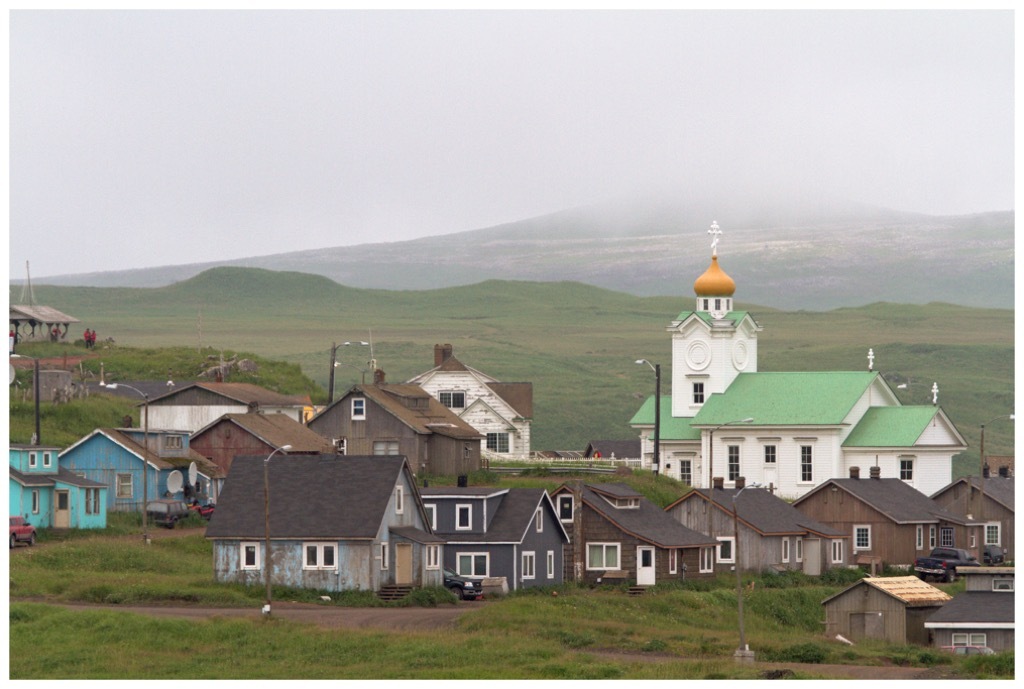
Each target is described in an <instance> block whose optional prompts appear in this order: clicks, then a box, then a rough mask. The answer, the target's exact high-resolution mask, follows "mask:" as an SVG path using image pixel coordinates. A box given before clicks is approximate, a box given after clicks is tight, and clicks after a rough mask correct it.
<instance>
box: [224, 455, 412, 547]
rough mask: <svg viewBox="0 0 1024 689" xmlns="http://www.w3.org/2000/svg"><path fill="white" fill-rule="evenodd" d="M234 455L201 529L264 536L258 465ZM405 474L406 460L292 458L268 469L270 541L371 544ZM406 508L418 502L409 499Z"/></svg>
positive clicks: (229, 535) (229, 534) (228, 535)
mask: <svg viewBox="0 0 1024 689" xmlns="http://www.w3.org/2000/svg"><path fill="white" fill-rule="evenodd" d="M264 459H266V458H265V457H262V456H257V457H236V458H235V460H234V462H233V463H232V464H231V478H229V479H228V480H227V481H225V482H224V491H223V492H222V493H221V495H220V499H219V500H218V501H217V511H216V512H215V513H214V516H213V519H211V520H210V524H209V526H208V527H207V529H206V535H207V537H208V538H251V539H262V538H263V537H264V528H265V527H264V511H263V500H264V495H263V460H264ZM403 471H404V472H406V474H407V478H408V481H409V485H411V486H413V487H414V488H415V483H414V482H413V481H414V479H413V476H412V472H411V471H410V470H409V467H408V463H407V462H406V460H405V457H402V456H400V455H395V456H375V457H363V456H346V455H296V456H289V457H287V458H286V459H282V460H281V461H279V462H275V461H271V462H270V464H269V467H268V474H269V482H270V536H271V538H276V539H318V538H322V539H325V540H342V539H345V540H373V539H374V538H376V536H377V534H378V533H379V532H380V528H381V525H382V524H383V523H384V515H385V510H386V509H387V506H388V502H389V500H390V499H391V495H392V493H393V491H394V488H395V485H396V484H397V483H398V479H399V476H400V475H401V473H402V472H403ZM407 504H409V505H414V504H418V503H416V502H414V501H413V500H412V496H409V499H408V502H407Z"/></svg>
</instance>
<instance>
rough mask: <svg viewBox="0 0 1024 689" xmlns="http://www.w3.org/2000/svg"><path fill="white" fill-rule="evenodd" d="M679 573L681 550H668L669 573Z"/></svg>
mask: <svg viewBox="0 0 1024 689" xmlns="http://www.w3.org/2000/svg"><path fill="white" fill-rule="evenodd" d="M677 571H679V548H669V549H668V573H669V574H675V573H676V572H677Z"/></svg>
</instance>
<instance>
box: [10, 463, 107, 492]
mask: <svg viewBox="0 0 1024 689" xmlns="http://www.w3.org/2000/svg"><path fill="white" fill-rule="evenodd" d="M10 469H11V478H13V479H14V480H15V481H17V482H18V483H20V484H21V485H23V486H26V487H28V486H53V485H55V484H56V483H57V481H60V482H61V483H67V484H68V485H71V486H78V487H80V488H106V487H107V486H106V484H104V483H98V482H96V481H90V480H89V479H87V478H82V477H81V476H79V475H78V474H76V473H74V472H72V471H69V470H67V469H65V468H64V467H60V468H58V469H57V473H55V474H34V473H32V474H26V473H22V472H20V471H18V470H17V469H15V468H14V467H11V468H10Z"/></svg>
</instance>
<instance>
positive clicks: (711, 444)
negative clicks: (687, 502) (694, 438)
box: [708, 416, 754, 534]
mask: <svg viewBox="0 0 1024 689" xmlns="http://www.w3.org/2000/svg"><path fill="white" fill-rule="evenodd" d="M738 423H754V419H753V418H752V417H750V416H748V417H747V418H745V419H736V420H735V421H726V422H725V423H722V424H719V425H717V426H715V427H714V428H712V429H711V430H710V431H708V498H709V499H710V500H711V502H712V503H714V501H715V478H714V462H715V431H717V430H718V429H719V428H725V427H726V426H732V425H734V424H738ZM710 533H711V509H710V507H709V508H708V534H710Z"/></svg>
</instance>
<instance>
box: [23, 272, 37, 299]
mask: <svg viewBox="0 0 1024 689" xmlns="http://www.w3.org/2000/svg"><path fill="white" fill-rule="evenodd" d="M26 296H27V297H28V302H26V301H25V297H26ZM21 303H22V304H25V303H27V304H28V305H29V306H35V303H36V295H35V292H34V291H33V289H32V274H31V273H30V272H29V270H28V261H25V284H24V285H22V286H21Z"/></svg>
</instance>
